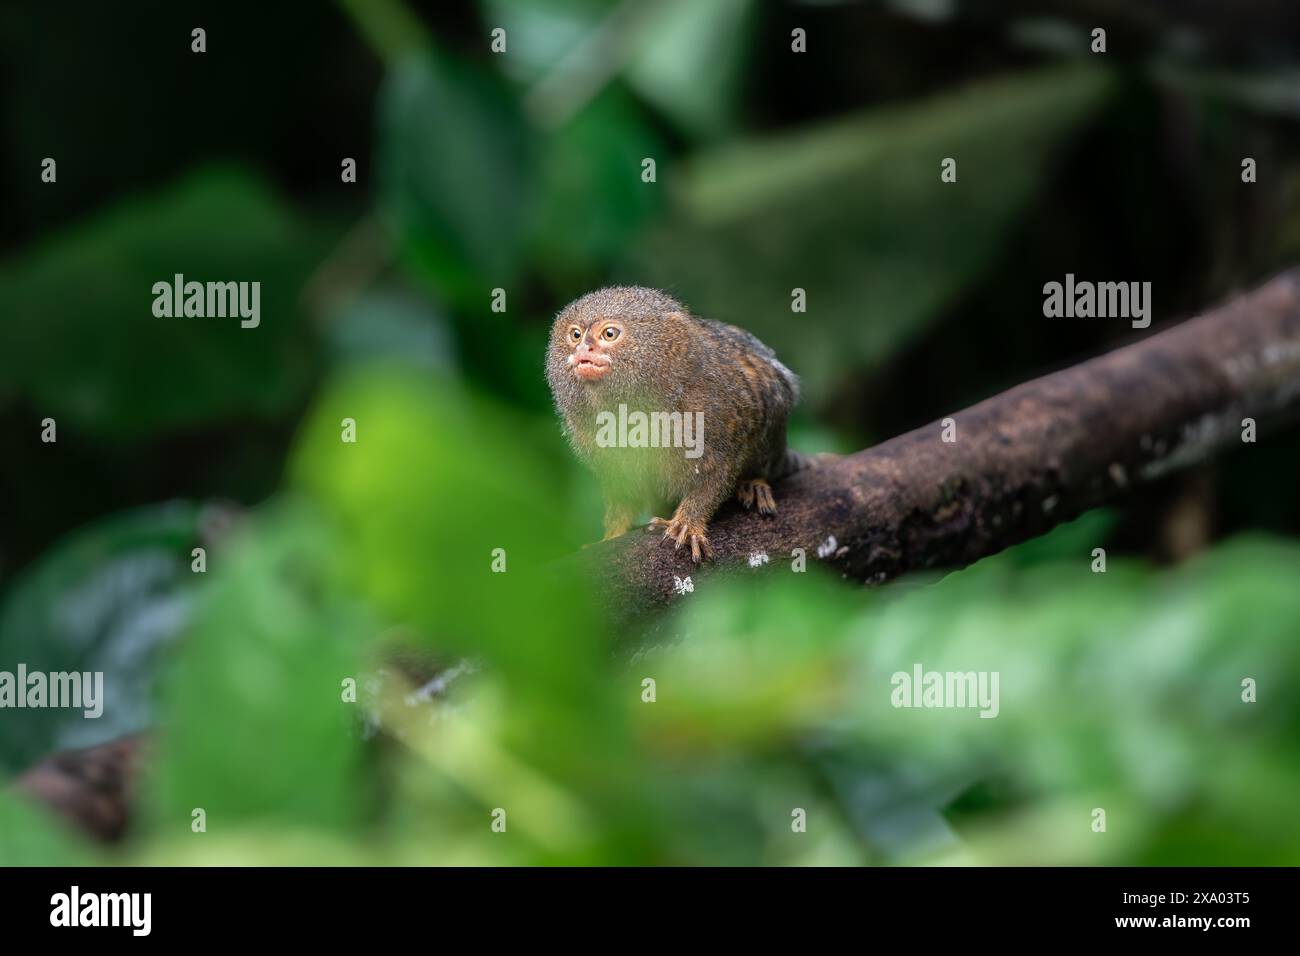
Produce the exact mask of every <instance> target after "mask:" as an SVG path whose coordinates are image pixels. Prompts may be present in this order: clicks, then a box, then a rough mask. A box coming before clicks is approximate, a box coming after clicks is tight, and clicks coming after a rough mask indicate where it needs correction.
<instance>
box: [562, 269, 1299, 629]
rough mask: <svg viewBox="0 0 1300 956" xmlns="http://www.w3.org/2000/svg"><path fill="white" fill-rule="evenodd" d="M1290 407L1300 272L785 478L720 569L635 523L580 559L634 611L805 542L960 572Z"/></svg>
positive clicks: (723, 519)
mask: <svg viewBox="0 0 1300 956" xmlns="http://www.w3.org/2000/svg"><path fill="white" fill-rule="evenodd" d="M1297 410H1300V269H1298V270H1293V271H1291V272H1287V273H1284V274H1283V275H1281V276H1279V277H1277V278H1275V279H1273V280H1271V281H1270V282H1268V283H1266V284H1265V285H1263V286H1261V287H1260V288H1258V289H1256V290H1255V291H1253V292H1250V293H1248V294H1246V295H1242V296H1240V297H1238V298H1235V299H1233V300H1231V301H1229V302H1228V303H1226V304H1224V305H1222V306H1220V307H1218V308H1216V309H1214V310H1212V311H1210V312H1208V313H1206V314H1205V315H1202V316H1200V317H1199V318H1195V319H1191V320H1189V321H1187V322H1184V323H1182V324H1180V325H1178V326H1176V327H1174V328H1172V329H1170V330H1169V331H1166V332H1162V333H1159V334H1157V335H1151V336H1148V337H1146V338H1144V339H1142V340H1141V341H1139V342H1136V343H1135V344H1132V345H1129V346H1126V347H1124V348H1120V349H1118V350H1116V351H1114V352H1111V353H1109V354H1106V355H1103V356H1101V357H1099V358H1095V359H1092V360H1091V361H1087V362H1084V363H1082V364H1080V365H1076V366H1074V367H1072V368H1068V369H1065V370H1063V371H1060V372H1055V373H1053V374H1051V375H1046V376H1044V377H1042V378H1039V379H1035V380H1033V381H1031V382H1027V383H1025V384H1024V385H1020V386H1017V387H1016V388H1013V389H1011V390H1010V391H1007V392H1004V393H1003V394H1001V395H998V396H995V397H993V398H990V399H988V400H987V401H984V402H981V403H980V404H978V405H974V406H972V407H971V408H967V409H965V410H964V411H960V412H956V413H954V414H952V415H951V416H949V418H951V419H952V421H953V422H954V423H955V436H956V440H955V441H952V442H945V441H943V440H942V434H943V424H942V423H941V422H935V423H933V424H930V425H926V426H924V427H923V428H918V429H916V430H915V431H911V432H908V433H906V434H904V435H900V436H898V437H897V438H894V439H891V440H889V441H886V442H884V443H882V444H880V445H877V446H875V447H874V448H869V449H866V450H865V451H860V452H857V453H856V454H853V455H850V456H847V457H844V458H839V459H835V460H833V461H831V462H829V463H827V464H825V465H823V466H822V467H820V468H818V469H815V470H811V471H806V472H802V473H799V474H796V475H794V476H792V477H791V478H789V479H787V480H786V481H784V482H782V483H781V484H779V485H778V486H777V487H776V494H777V503H778V508H779V511H778V513H777V514H776V515H775V516H774V517H772V518H762V517H758V516H757V515H753V514H749V513H746V512H743V511H740V510H739V509H738V508H737V507H736V506H735V505H734V504H732V505H728V506H725V507H724V509H723V511H722V512H720V513H719V514H718V516H717V517H716V518H715V519H714V521H713V523H712V524H711V525H710V531H709V539H710V542H711V543H712V545H713V550H714V554H715V560H714V562H713V563H712V564H710V565H705V566H702V567H698V568H697V567H695V566H693V565H692V564H691V562H690V559H689V557H687V556H684V555H683V553H681V552H674V551H673V549H672V548H671V547H669V546H668V544H667V543H666V542H664V541H663V540H662V538H661V536H660V535H658V534H648V533H646V532H640V531H636V532H632V533H631V534H628V535H624V536H623V537H622V538H619V539H616V540H615V541H611V542H608V543H605V544H602V545H598V546H596V547H594V548H591V549H589V550H588V551H587V552H584V557H586V556H587V555H591V557H593V558H594V559H595V561H596V562H598V563H599V564H601V565H602V566H604V567H606V568H607V569H609V573H608V574H607V575H606V578H607V579H610V578H612V579H613V583H614V585H615V586H616V587H617V588H618V589H619V590H620V591H621V598H622V603H621V612H620V613H626V614H627V615H628V616H632V615H635V614H636V613H637V612H639V611H643V610H646V609H648V608H651V607H655V606H662V605H665V604H668V603H669V602H670V601H671V600H672V599H673V597H674V595H675V594H677V593H679V590H680V586H679V584H678V582H679V581H680V582H684V581H685V579H686V578H687V577H688V576H689V577H690V578H691V579H692V580H691V585H692V586H695V585H698V584H699V582H700V580H701V579H702V578H712V577H713V576H715V575H718V574H727V573H754V572H752V571H750V567H751V560H752V561H753V562H761V560H762V559H761V557H760V556H761V555H767V556H768V558H769V560H770V561H771V563H772V564H774V565H776V564H782V563H784V564H786V566H787V567H788V566H789V565H788V562H789V561H790V560H791V554H792V552H793V551H794V549H796V548H802V549H804V551H805V552H806V554H807V560H808V563H809V564H812V563H814V562H818V561H822V562H825V563H827V564H829V565H830V566H832V567H833V568H834V569H835V570H836V571H838V572H840V573H841V574H842V575H843V576H844V577H847V578H852V579H856V580H859V581H864V582H868V583H878V582H882V581H885V580H888V579H890V578H892V577H895V576H897V575H899V574H903V573H905V572H907V571H912V570H916V569H921V568H930V567H936V566H945V567H952V566H961V565H964V564H967V563H969V562H971V561H974V560H976V559H977V558H980V557H983V556H985V555H989V554H993V553H995V552H997V551H1000V550H1002V549H1003V548H1006V547H1008V546H1009V545H1012V544H1015V543H1017V542H1020V541H1023V540H1026V539H1028V538H1031V537H1034V536H1036V535H1039V534H1042V533H1044V532H1045V531H1047V530H1048V529H1050V528H1051V527H1052V526H1053V525H1055V524H1057V523H1059V522H1061V521H1065V520H1068V519H1069V518H1072V517H1074V516H1076V515H1078V514H1079V513H1080V512H1082V511H1084V510H1086V509H1087V508H1090V507H1093V506H1094V505H1097V504H1099V503H1102V502H1104V501H1106V500H1108V499H1110V498H1113V497H1116V496H1117V495H1120V494H1122V493H1123V492H1124V491H1125V489H1126V488H1128V487H1130V486H1131V485H1133V484H1135V483H1139V482H1144V481H1148V480H1151V479H1153V478H1156V477H1159V476H1160V475H1162V474H1165V473H1167V472H1169V471H1172V470H1174V469H1177V468H1180V467H1183V466H1186V465H1190V464H1193V463H1195V462H1199V461H1202V460H1204V459H1206V458H1207V457H1208V456H1210V455H1211V454H1213V453H1214V452H1215V451H1216V450H1218V449H1220V448H1222V447H1223V446H1225V445H1231V444H1241V443H1242V420H1243V419H1244V418H1253V419H1255V420H1256V422H1257V423H1258V428H1259V429H1260V430H1259V432H1258V434H1259V437H1260V438H1266V437H1267V436H1268V434H1269V430H1270V428H1275V427H1277V426H1280V425H1282V424H1283V423H1284V422H1285V421H1286V420H1287V419H1289V418H1291V417H1293V416H1294V415H1295V414H1296V412H1297ZM1246 447H1249V446H1246ZM751 556H752V558H751Z"/></svg>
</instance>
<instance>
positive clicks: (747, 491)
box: [736, 478, 776, 515]
mask: <svg viewBox="0 0 1300 956" xmlns="http://www.w3.org/2000/svg"><path fill="white" fill-rule="evenodd" d="M736 499H737V500H738V501H739V502H740V504H741V505H742V506H743V507H744V508H745V510H746V511H748V510H750V509H751V508H755V507H757V508H758V513H759V514H761V515H774V514H776V498H774V497H772V486H771V485H769V484H768V483H767V482H766V481H765V480H764V479H762V478H749V479H746V480H745V481H742V482H741V483H740V484H738V485H737V486H736Z"/></svg>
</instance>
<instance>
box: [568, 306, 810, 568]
mask: <svg viewBox="0 0 1300 956" xmlns="http://www.w3.org/2000/svg"><path fill="white" fill-rule="evenodd" d="M546 378H547V381H548V382H549V383H550V386H551V393H552V395H553V396H554V398H555V405H556V408H557V409H558V410H559V413H560V416H561V418H562V420H563V423H564V431H565V433H566V434H567V436H568V438H569V441H570V442H571V443H572V445H573V447H574V449H575V450H576V451H577V453H578V456H579V458H581V459H582V460H583V461H584V462H585V463H586V464H587V465H588V466H589V467H590V468H591V469H592V471H594V472H595V474H596V477H597V479H598V480H599V482H600V484H601V488H602V491H603V493H604V497H605V538H606V539H609V538H613V537H616V536H618V535H620V534H623V533H624V532H626V531H628V530H629V529H631V528H632V526H633V524H634V523H635V522H636V520H637V517H638V515H640V514H641V513H643V512H644V511H650V510H657V509H658V508H659V507H661V506H663V505H667V506H669V507H671V506H673V505H675V506H676V510H675V511H673V513H672V518H671V519H670V520H665V519H663V518H652V519H651V520H650V523H649V524H648V525H647V527H649V528H663V529H664V536H665V537H666V538H668V539H670V540H671V541H673V542H674V544H675V545H676V547H678V548H680V547H681V546H682V545H683V544H684V543H687V542H689V544H690V548H691V557H692V558H693V559H694V560H695V561H697V562H698V561H700V560H701V559H702V558H703V557H711V556H712V551H711V549H710V547H709V540H708V537H707V534H706V530H707V526H708V522H709V520H710V519H711V518H712V517H713V515H714V513H715V512H716V511H717V510H718V508H719V507H720V506H721V505H722V504H723V502H725V501H726V500H727V498H728V497H730V496H731V495H732V494H733V493H734V494H735V495H736V497H737V499H738V500H739V501H740V503H741V504H742V505H743V506H744V507H745V508H757V509H758V512H759V514H763V515H770V514H774V513H775V512H776V501H775V499H774V498H773V497H772V486H771V485H770V484H769V482H771V481H776V480H777V479H779V478H782V477H784V476H785V475H788V474H790V473H791V472H794V471H798V470H799V469H801V468H804V467H807V466H809V465H811V464H812V459H809V458H807V457H805V456H803V455H800V454H799V453H798V452H794V451H791V450H789V449H787V448H786V444H785V429H786V420H787V419H788V418H789V415H790V409H791V408H792V407H793V406H794V404H795V402H796V401H797V400H798V398H799V380H798V378H797V377H796V376H795V374H794V373H793V372H791V371H790V370H789V369H788V368H786V367H785V366H784V365H782V364H781V363H780V362H779V361H777V358H776V354H775V353H774V352H773V351H772V350H771V349H770V348H768V347H767V346H766V345H764V344H763V343H762V342H760V341H759V340H758V339H757V338H755V337H754V336H753V335H751V334H750V333H748V332H746V331H744V330H743V329H738V328H736V327H735V326H732V325H727V324H725V323H722V322H713V321H710V320H707V319H698V318H696V317H695V316H693V315H691V314H690V313H689V312H688V311H687V310H686V309H685V308H684V307H683V306H682V305H681V304H680V303H679V302H677V301H675V300H674V299H672V298H671V297H670V296H667V295H665V294H664V293H662V292H656V291H655V290H653V289H643V288H639V287H635V286H616V287H611V288H607V289H600V290H598V291H596V292H592V293H589V294H587V295H584V296H583V297H582V298H580V299H577V300H576V301H574V302H571V303H570V304H569V305H567V306H566V307H565V308H564V309H563V310H561V312H560V313H559V315H558V316H556V319H555V325H554V328H553V329H552V330H551V341H550V346H549V349H548V352H547V357H546Z"/></svg>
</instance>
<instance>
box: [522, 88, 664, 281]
mask: <svg viewBox="0 0 1300 956" xmlns="http://www.w3.org/2000/svg"><path fill="white" fill-rule="evenodd" d="M663 148H664V147H663V142H662V140H661V139H660V138H659V137H658V136H657V135H655V133H654V131H653V130H652V129H651V127H650V126H649V124H648V123H647V122H646V121H645V118H644V117H643V116H642V114H641V111H639V110H638V109H637V108H636V106H635V104H633V103H632V101H631V100H630V99H629V98H628V97H627V96H626V95H624V94H623V93H621V92H620V91H618V90H609V91H606V92H605V93H604V94H602V95H601V96H600V97H599V98H598V99H597V100H596V101H595V102H593V103H592V104H591V105H590V106H588V107H587V108H586V109H585V110H583V111H582V112H580V113H579V114H578V115H577V116H576V117H574V118H573V119H572V120H570V121H569V122H568V123H567V124H566V125H565V126H564V127H562V128H561V129H559V130H556V131H555V132H554V133H552V134H551V135H550V136H549V137H547V139H546V142H545V154H544V162H543V190H542V200H541V208H540V212H539V215H538V221H537V225H536V229H535V233H534V234H535V236H536V238H535V240H534V246H535V248H536V251H537V255H538V258H539V259H540V260H541V261H542V263H544V264H545V267H546V274H547V278H548V280H549V281H550V282H551V284H552V285H554V286H561V287H565V288H567V289H568V290H572V289H573V288H574V286H576V285H578V284H580V280H581V279H582V278H584V277H585V276H583V275H582V273H583V271H584V270H596V269H598V268H599V267H600V266H601V265H603V264H605V263H607V262H609V261H611V260H613V259H614V258H615V257H616V256H617V255H618V254H619V253H620V252H621V251H622V250H623V249H624V248H626V246H627V243H628V241H629V240H630V239H631V237H632V236H633V235H634V234H636V233H637V232H638V231H639V230H640V229H641V228H642V227H643V226H644V225H645V223H646V222H647V221H648V220H649V219H650V218H651V217H652V216H653V215H654V214H655V213H656V212H658V211H659V209H660V208H661V207H662V206H663V190H661V189H659V188H657V187H656V186H654V185H651V184H647V183H643V182H642V181H641V175H640V171H641V160H642V159H643V158H645V157H646V156H661V155H663ZM575 273H576V274H577V277H576V281H575V279H573V278H565V277H566V276H574V275H575Z"/></svg>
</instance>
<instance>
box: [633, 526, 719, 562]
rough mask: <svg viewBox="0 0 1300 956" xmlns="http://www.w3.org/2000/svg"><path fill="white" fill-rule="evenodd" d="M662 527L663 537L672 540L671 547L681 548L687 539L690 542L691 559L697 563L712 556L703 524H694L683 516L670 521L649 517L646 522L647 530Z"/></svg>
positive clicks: (655, 529)
mask: <svg viewBox="0 0 1300 956" xmlns="http://www.w3.org/2000/svg"><path fill="white" fill-rule="evenodd" d="M660 528H663V529H664V537H665V538H667V539H668V540H670V541H672V542H673V547H675V548H679V549H680V548H681V546H682V545H684V544H686V542H687V541H689V542H690V544H691V560H692V561H694V562H695V563H696V564H699V563H700V562H701V561H703V560H704V559H705V558H712V557H713V548H712V547H710V545H709V539H708V536H707V535H705V533H704V529H705V526H704V525H703V524H695V523H692V522H690V521H687V520H686V519H685V518H678V517H674V518H673V519H672V520H671V521H666V520H664V519H663V518H651V519H650V521H649V522H648V523H647V524H646V530H647V531H657V530H658V529H660Z"/></svg>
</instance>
